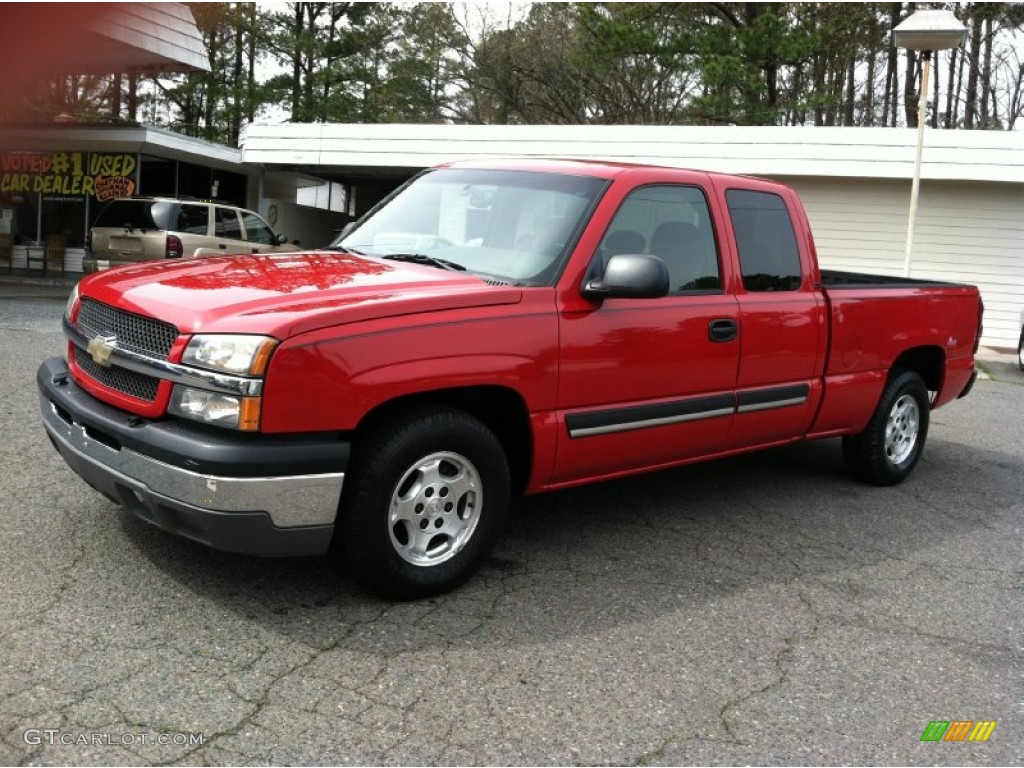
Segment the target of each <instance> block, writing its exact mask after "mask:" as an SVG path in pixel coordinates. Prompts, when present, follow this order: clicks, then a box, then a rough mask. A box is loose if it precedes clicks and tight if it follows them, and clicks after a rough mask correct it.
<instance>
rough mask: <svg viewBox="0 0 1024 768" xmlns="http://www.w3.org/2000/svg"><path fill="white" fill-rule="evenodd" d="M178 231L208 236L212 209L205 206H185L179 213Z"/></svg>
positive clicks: (186, 204)
mask: <svg viewBox="0 0 1024 768" xmlns="http://www.w3.org/2000/svg"><path fill="white" fill-rule="evenodd" d="M177 230H178V231H179V232H187V233H188V234H190V235H205V234H207V233H208V232H209V231H210V209H209V208H208V207H207V206H205V205H189V204H188V203H185V204H183V205H182V206H181V210H179V211H178V226H177Z"/></svg>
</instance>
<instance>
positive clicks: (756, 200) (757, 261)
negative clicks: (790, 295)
mask: <svg viewBox="0 0 1024 768" xmlns="http://www.w3.org/2000/svg"><path fill="white" fill-rule="evenodd" d="M725 200H726V204H727V206H728V208H729V217H730V219H731V220H732V229H733V233H734V234H735V237H736V249H737V251H738V253H739V259H740V271H741V273H742V275H743V287H744V288H746V290H747V291H749V292H751V293H759V292H766V291H797V290H799V289H800V285H801V282H802V280H803V274H802V271H801V267H800V249H799V248H798V247H797V242H796V232H795V230H794V229H793V222H792V220H791V219H790V216H789V209H788V208H787V207H786V201H785V200H783V199H782V197H780V196H779V195H776V194H774V193H772V192H760V191H754V190H748V189H730V190H727V191H726V193H725Z"/></svg>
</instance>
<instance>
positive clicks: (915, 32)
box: [892, 11, 967, 277]
mask: <svg viewBox="0 0 1024 768" xmlns="http://www.w3.org/2000/svg"><path fill="white" fill-rule="evenodd" d="M892 33H893V42H894V43H895V45H896V46H898V47H899V48H909V49H911V50H914V51H921V59H922V67H921V94H920V97H919V98H918V101H917V147H916V150H915V152H914V181H913V184H912V185H911V187H910V216H909V217H908V219H907V244H906V251H905V252H904V254H903V275H904V276H905V277H910V256H911V253H912V252H913V250H914V224H915V223H916V221H917V199H918V195H919V194H920V191H921V150H922V148H923V147H924V124H925V118H926V114H925V113H926V108H927V106H928V76H929V74H930V72H931V64H932V54H933V53H934V52H935V51H944V50H947V49H949V48H956V47H957V46H958V45H960V44H961V43H962V42H963V40H964V36H965V35H966V34H967V28H966V27H965V26H964V25H963V24H961V23H960V21H959V20H958V19H957V17H956V16H954V15H953V12H952V11H918V12H917V13H913V14H911V15H910V16H908V17H907V18H906V19H904V20H903V21H902V22H901V23H900V24H899V25H898V26H896V27H894V28H893V30H892Z"/></svg>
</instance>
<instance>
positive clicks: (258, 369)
mask: <svg viewBox="0 0 1024 768" xmlns="http://www.w3.org/2000/svg"><path fill="white" fill-rule="evenodd" d="M275 346H277V339H272V338H270V337H269V336H242V335H236V334H227V333H216V334H214V333H210V334H200V335H198V336H193V337H192V341H190V342H189V343H188V346H187V347H186V348H185V354H184V356H183V357H182V358H181V362H182V363H184V364H185V365H194V366H196V367H197V368H206V369H208V370H211V371H218V372H220V373H233V374H236V375H240V376H262V375H263V372H264V371H265V370H266V369H267V361H268V360H270V353H271V352H273V350H274V347H275Z"/></svg>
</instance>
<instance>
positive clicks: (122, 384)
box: [75, 305, 160, 402]
mask: <svg viewBox="0 0 1024 768" xmlns="http://www.w3.org/2000/svg"><path fill="white" fill-rule="evenodd" d="M100 306H102V305H100ZM75 362H76V363H77V364H78V367H79V368H80V369H81V370H82V371H84V372H85V373H86V375H88V376H89V377H90V378H93V379H95V380H96V381H98V382H99V383H100V384H102V385H103V386H105V387H110V388H111V389H115V390H117V391H118V392H123V393H124V394H126V395H130V396H131V397H134V398H137V399H139V400H145V401H147V402H152V401H153V400H155V399H156V389H157V387H158V386H159V385H160V379H157V378H154V377H153V376H147V375H146V374H144V373H137V372H136V371H130V370H128V369H127V368H119V367H118V366H116V365H112V366H110V367H109V368H105V367H104V366H102V365H100V364H99V363H97V362H96V361H94V360H93V359H92V358H91V357H90V356H89V353H88V352H85V351H83V350H81V349H79V348H78V347H75Z"/></svg>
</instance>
